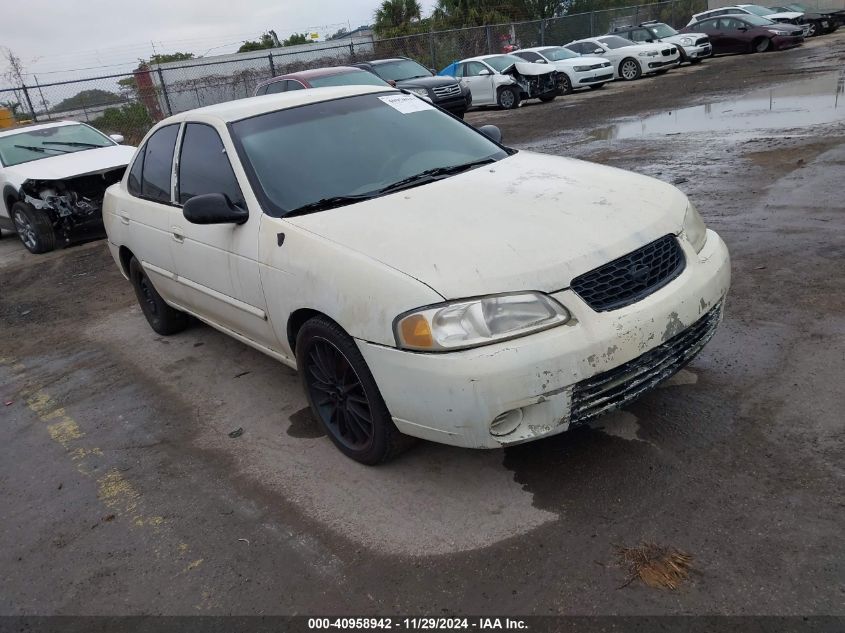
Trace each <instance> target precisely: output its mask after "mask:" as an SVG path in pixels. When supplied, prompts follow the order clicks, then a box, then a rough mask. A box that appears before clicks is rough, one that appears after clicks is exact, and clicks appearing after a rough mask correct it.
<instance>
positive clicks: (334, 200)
mask: <svg viewBox="0 0 845 633" xmlns="http://www.w3.org/2000/svg"><path fill="white" fill-rule="evenodd" d="M377 195H379V194H378V192H374V193H362V194H359V195H355V196H331V197H330V198H323V199H321V200H317V201H316V202H309V203H308V204H304V205H302V206H301V207H297V208H296V209H292V210H291V211H288V212H287V213H285V217H286V218H289V217H291V216H294V215H306V214H308V213H314V212H316V211H326V210H328V209H336V208H337V207H345V206H346V205H348V204H355V203H356V202H361V201H362V200H369V199H370V198H375V197H376V196H377Z"/></svg>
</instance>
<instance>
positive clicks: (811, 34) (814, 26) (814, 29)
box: [807, 22, 821, 37]
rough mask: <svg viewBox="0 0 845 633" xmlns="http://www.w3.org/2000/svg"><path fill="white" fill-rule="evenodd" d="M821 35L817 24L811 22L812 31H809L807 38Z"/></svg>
mask: <svg viewBox="0 0 845 633" xmlns="http://www.w3.org/2000/svg"><path fill="white" fill-rule="evenodd" d="M820 33H821V28H819V25H818V24H817V23H816V22H810V30H809V31H807V37H814V36H816V35H819V34H820Z"/></svg>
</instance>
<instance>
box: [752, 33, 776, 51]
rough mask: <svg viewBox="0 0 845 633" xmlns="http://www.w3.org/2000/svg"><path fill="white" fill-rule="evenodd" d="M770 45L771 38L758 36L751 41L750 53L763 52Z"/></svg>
mask: <svg viewBox="0 0 845 633" xmlns="http://www.w3.org/2000/svg"><path fill="white" fill-rule="evenodd" d="M771 47H772V40H771V38H768V37H758V38H757V39H756V40H754V41H753V42H751V52H752V53H765V52H766V51H767V50H769V49H770V48H771Z"/></svg>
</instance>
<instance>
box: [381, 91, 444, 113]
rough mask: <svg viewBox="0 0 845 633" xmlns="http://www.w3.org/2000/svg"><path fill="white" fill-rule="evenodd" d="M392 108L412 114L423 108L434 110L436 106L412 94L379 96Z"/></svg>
mask: <svg viewBox="0 0 845 633" xmlns="http://www.w3.org/2000/svg"><path fill="white" fill-rule="evenodd" d="M379 99H381V100H382V101H384V102H385V103H386V104H387V105H389V106H390V107H391V108H394V109H396V110H399V112H401V113H402V114H410V113H411V112H421V111H422V110H433V109H434V108H433V107H432V106H431V105H430V104H428V103H426V102H425V101H423V100H422V99H418V98H417V97H412V96H410V95H390V96H389V97H379Z"/></svg>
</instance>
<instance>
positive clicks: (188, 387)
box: [0, 29, 845, 615]
mask: <svg viewBox="0 0 845 633" xmlns="http://www.w3.org/2000/svg"><path fill="white" fill-rule="evenodd" d="M843 58H845V29H842V30H841V31H840V32H839V33H837V34H834V35H831V36H825V37H821V38H817V39H815V40H812V41H810V42H808V43H807V44H805V45H804V46H803V47H801V48H798V49H795V50H791V51H787V52H783V53H771V54H765V55H755V56H735V57H725V58H716V59H711V60H708V61H706V62H705V63H703V64H701V65H699V66H696V67H685V68H683V69H678V70H673V71H672V72H670V73H669V74H668V75H666V76H663V77H656V78H648V79H644V80H641V81H639V82H636V83H635V84H633V85H620V84H614V85H609V86H607V87H606V88H605V89H603V90H600V91H594V92H589V93H588V94H575V95H571V96H568V97H565V98H559V99H557V100H556V101H555V102H553V103H551V104H536V105H532V104H531V103H529V104H526V105H525V106H523V107H522V108H520V109H518V110H516V111H511V112H499V111H494V110H487V111H479V112H475V113H471V114H470V115H468V117H467V118H468V121H470V122H471V123H473V124H476V125H480V124H484V123H492V124H495V125H498V126H500V127H501V128H502V130H503V132H504V137H505V141H506V142H507V143H509V144H511V145H513V146H515V147H518V148H523V149H533V150H538V151H543V152H548V153H555V154H561V155H567V156H576V157H580V158H584V159H587V160H592V161H596V162H600V163H605V164H609V165H614V166H618V167H622V168H626V169H631V170H634V171H638V172H641V173H644V174H647V175H652V176H655V177H657V178H661V179H663V180H667V181H669V182H675V183H677V184H678V186H679V187H680V188H681V189H682V190H684V191H685V192H686V193H687V194H689V196H690V197H691V198H692V200H693V201H694V202H695V203H696V204H697V206H698V208H699V210H700V211H701V212H702V215H703V216H704V218H705V220H706V221H707V222H708V224H709V226H710V227H712V228H714V229H715V230H717V231H719V232H720V233H721V235H722V236H723V238H724V239H725V241H726V242H727V244H728V246H729V247H730V249H731V254H732V258H733V271H734V285H733V288H732V290H731V294H730V295H729V301H728V304H727V315H726V318H725V321H724V323H723V325H722V326H721V328H720V331H719V332H718V333H717V335H716V338H715V339H714V340H713V341H712V342H711V343H710V345H709V346H708V347H707V348H706V349H705V351H704V353H703V354H702V355H701V356H700V357H699V358H698V359H697V360H696V361H695V362H694V363H692V364H691V365H690V366H689V367H688V368H687V369H685V370H683V371H682V372H681V373H679V374H678V375H677V376H675V377H674V378H673V379H672V380H671V381H669V382H668V383H666V384H665V385H664V386H662V387H661V388H659V389H658V390H656V391H655V392H653V393H651V394H649V395H648V396H646V397H644V398H642V399H641V400H640V401H638V402H636V403H634V404H633V405H632V406H630V407H628V408H626V409H625V410H624V411H621V412H617V413H614V414H611V415H608V416H605V417H604V418H602V419H601V420H599V421H598V422H597V423H596V424H595V425H594V426H593V427H592V428H587V429H582V430H579V431H574V432H572V433H569V434H564V435H562V436H557V437H554V438H551V439H549V440H545V441H540V442H535V443H531V444H528V445H524V446H520V447H516V448H512V449H508V450H503V451H489V452H479V451H471V450H462V449H456V448H450V447H445V446H438V445H434V444H427V443H421V444H420V445H418V446H417V447H415V448H414V449H413V450H412V451H411V452H409V453H407V454H405V455H404V456H403V457H402V458H400V459H398V460H396V461H395V462H392V463H390V464H387V465H385V466H383V467H378V468H367V467H363V466H360V465H358V464H356V463H354V462H352V461H350V460H348V459H345V458H344V457H343V456H342V455H341V454H340V453H339V452H338V451H337V450H336V449H334V447H333V446H332V445H331V443H330V442H329V441H328V439H327V438H325V437H323V436H322V434H321V433H320V431H319V430H318V429H317V428H316V427H315V425H314V424H313V422H312V421H311V419H310V416H309V414H308V412H307V410H306V409H305V406H306V404H305V398H304V396H303V394H302V393H301V390H300V388H299V383H298V381H297V378H296V376H295V374H294V373H293V372H292V371H290V370H288V369H286V368H285V367H283V366H282V365H280V364H278V363H276V362H275V361H273V360H271V359H269V358H266V357H264V356H262V355H261V354H259V353H258V352H256V351H254V350H252V349H250V348H247V347H245V346H244V345H241V344H240V343H238V342H236V341H234V340H232V339H230V338H227V337H226V336H224V335H222V334H219V333H217V332H216V331H214V330H212V329H210V328H208V327H204V326H200V325H196V326H194V327H192V328H191V329H189V330H188V331H187V332H185V333H184V334H181V335H179V336H176V337H171V338H167V339H165V338H161V337H159V336H157V335H155V334H154V333H153V332H152V331H151V330H150V329H149V327H148V326H147V324H146V322H145V321H144V319H143V316H142V315H141V313H140V311H139V309H138V308H137V307H136V303H135V299H134V295H133V293H132V290H131V287H130V286H129V284H128V282H126V281H125V280H124V279H123V278H122V277H121V276H120V275H119V273H118V270H117V268H116V266H115V265H114V263H113V262H112V261H111V259H110V257H109V255H108V252H107V249H106V247H105V244H104V243H103V242H93V243H89V244H86V245H83V246H78V247H73V248H70V249H67V250H64V251H60V252H55V253H51V254H49V255H46V256H30V255H29V254H28V253H26V252H25V251H23V250H22V247H21V246H20V244H19V242H18V241H17V240H16V239H9V237H10V236H9V235H6V236H5V238H4V239H2V240H0V324H1V325H2V330H0V331H2V333H3V336H2V342H0V411H2V413H3V415H2V424H0V444H2V446H3V447H4V448H3V458H2V460H0V507H2V508H3V511H2V515H3V520H2V523H0V569H2V570H3V573H2V574H0V614H141V613H154V614H157V613H162V614H198V613H203V614H223V613H227V614H228V613H237V614H259V613H260V614H274V613H275V614H291V613H299V614H303V613H321V614H325V613H327V612H329V613H334V614H351V613H356V614H389V613H406V614H407V613H421V614H433V615H438V614H447V613H448V614H460V613H467V614H489V613H494V614H499V615H503V614H507V615H518V614H523V615H527V614H573V613H578V614H667V613H671V614H701V613H708V614H840V615H842V614H845V609H844V608H843V604H845V581H843V579H845V559H843V550H842V525H843V522H845V511H843V510H845V495H843V490H845V485H843V484H845V481H843V475H845V471H844V470H843V463H845V460H843V458H845V450H843V436H844V435H845V434H843V418H842V411H843V409H845V391H843V388H842V380H843V375H845V372H843V369H845V316H843V315H845V275H843V267H842V266H843V264H842V262H843V259H845V222H843V219H844V214H845V195H843V179H842V177H843V174H845V94H843V75H842V74H841V71H838V70H837V66H841V61H842V59H843ZM837 95H838V96H837ZM837 99H838V100H837ZM784 104H788V108H787V109H789V110H790V112H789V113H787V114H785V115H784V114H782V113H781V114H779V112H780V111H781V110H782V109H784V108H785V107H786V106H785V105H784ZM825 113H826V114H825ZM828 115H829V116H828ZM760 121H765V123H762V124H761V123H760ZM808 122H813V124H812V125H807V123H808ZM515 211H516V210H515ZM238 428H242V429H243V430H244V432H243V434H242V435H240V436H239V437H236V438H231V437H229V433H230V432H231V431H233V430H236V429H238ZM644 541H647V542H655V543H658V544H660V545H665V546H671V547H676V548H679V549H681V550H683V551H685V552H687V553H689V554H690V555H691V556H692V557H693V572H692V574H691V576H690V578H689V580H688V581H686V582H685V583H684V584H682V585H681V587H680V588H679V589H678V590H676V591H669V590H664V589H656V588H651V587H648V586H645V585H644V584H642V583H640V582H639V581H635V582H632V583H630V584H627V585H626V586H624V587H623V585H625V583H626V580H627V579H628V576H627V572H626V570H625V569H623V568H622V567H620V565H619V564H618V561H617V554H616V547H617V546H634V545H637V544H639V543H641V542H644Z"/></svg>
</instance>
